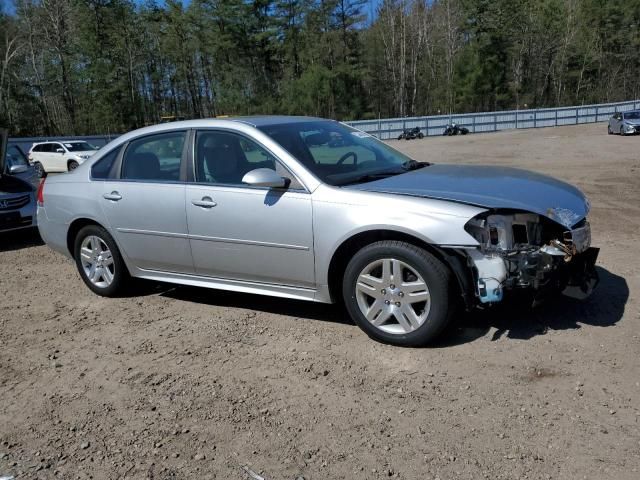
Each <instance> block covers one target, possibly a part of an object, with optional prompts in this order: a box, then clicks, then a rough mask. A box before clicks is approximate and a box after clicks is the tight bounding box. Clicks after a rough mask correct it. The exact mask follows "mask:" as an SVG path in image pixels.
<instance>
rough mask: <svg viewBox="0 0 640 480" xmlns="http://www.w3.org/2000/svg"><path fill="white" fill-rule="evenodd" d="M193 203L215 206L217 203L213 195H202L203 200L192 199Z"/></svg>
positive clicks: (205, 206)
mask: <svg viewBox="0 0 640 480" xmlns="http://www.w3.org/2000/svg"><path fill="white" fill-rule="evenodd" d="M191 203H192V204H193V205H195V206H196V207H202V208H213V207H215V206H216V205H217V203H216V202H214V201H213V199H212V198H211V197H202V200H191Z"/></svg>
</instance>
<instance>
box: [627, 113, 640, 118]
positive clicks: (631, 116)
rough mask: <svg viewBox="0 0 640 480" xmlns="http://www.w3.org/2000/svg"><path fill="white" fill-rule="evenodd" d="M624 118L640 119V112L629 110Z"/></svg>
mask: <svg viewBox="0 0 640 480" xmlns="http://www.w3.org/2000/svg"><path fill="white" fill-rule="evenodd" d="M624 118H625V119H628V120H640V112H627V113H625V114H624Z"/></svg>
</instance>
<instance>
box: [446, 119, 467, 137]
mask: <svg viewBox="0 0 640 480" xmlns="http://www.w3.org/2000/svg"><path fill="white" fill-rule="evenodd" d="M467 133H469V129H468V128H466V127H461V126H460V125H458V124H457V123H455V122H453V123H450V124H449V125H447V126H446V127H445V128H444V132H442V135H447V136H451V135H458V134H460V135H466V134H467Z"/></svg>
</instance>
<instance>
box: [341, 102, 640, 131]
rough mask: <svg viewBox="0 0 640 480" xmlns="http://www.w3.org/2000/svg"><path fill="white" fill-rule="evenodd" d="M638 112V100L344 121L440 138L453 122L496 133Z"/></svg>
mask: <svg viewBox="0 0 640 480" xmlns="http://www.w3.org/2000/svg"><path fill="white" fill-rule="evenodd" d="M636 109H640V100H631V101H628V102H618V103H602V104H599V105H581V106H578V107H562V108H539V109H535V110H534V109H531V110H507V111H504V112H483V113H462V114H452V115H435V116H429V117H406V118H384V119H379V120H358V121H353V122H345V123H346V124H348V125H351V126H353V127H355V128H358V129H360V130H363V131H365V132H367V133H370V134H372V135H375V136H377V137H378V138H380V139H382V140H388V139H391V138H397V137H398V135H400V134H401V133H402V132H403V130H405V129H407V128H414V127H419V128H420V129H421V130H422V133H424V134H425V135H442V132H443V131H444V128H445V126H446V125H447V124H449V123H451V122H455V123H457V124H458V125H461V126H465V127H467V128H468V129H469V131H471V132H472V133H481V132H497V131H498V130H507V129H513V128H538V127H557V126H560V125H577V124H580V123H595V122H606V121H607V120H609V117H611V115H613V114H614V113H615V112H625V111H628V110H636Z"/></svg>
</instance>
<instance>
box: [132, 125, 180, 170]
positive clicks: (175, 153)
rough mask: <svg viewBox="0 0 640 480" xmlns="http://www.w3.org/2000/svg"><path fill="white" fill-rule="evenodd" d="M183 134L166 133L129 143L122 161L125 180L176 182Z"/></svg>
mask: <svg viewBox="0 0 640 480" xmlns="http://www.w3.org/2000/svg"><path fill="white" fill-rule="evenodd" d="M185 136H186V132H169V133H160V134H157V135H149V136H147V137H143V138H139V139H137V140H132V141H131V142H130V143H129V146H128V147H127V150H126V151H125V153H124V157H123V159H122V173H121V175H120V177H121V178H122V179H126V180H149V181H156V182H158V181H159V182H162V181H164V182H177V181H179V180H180V163H181V161H182V151H183V148H184V142H185Z"/></svg>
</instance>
